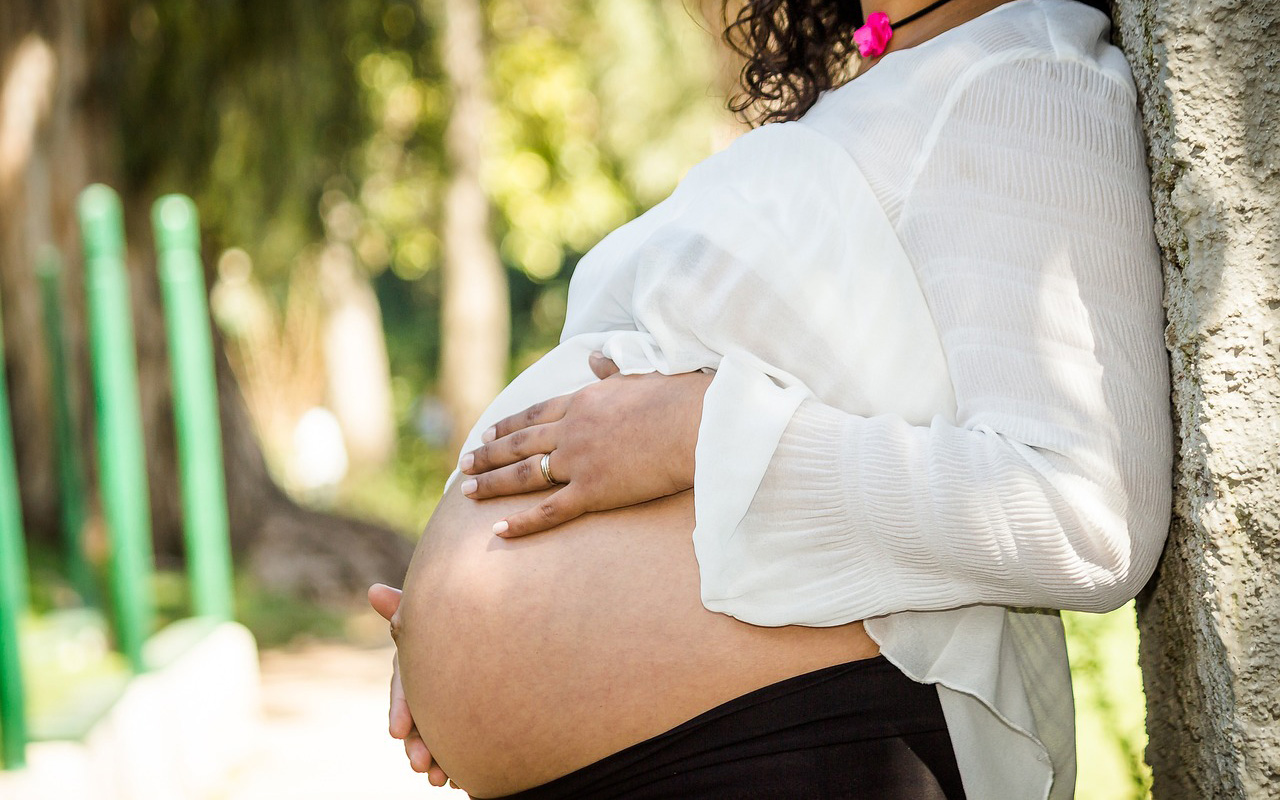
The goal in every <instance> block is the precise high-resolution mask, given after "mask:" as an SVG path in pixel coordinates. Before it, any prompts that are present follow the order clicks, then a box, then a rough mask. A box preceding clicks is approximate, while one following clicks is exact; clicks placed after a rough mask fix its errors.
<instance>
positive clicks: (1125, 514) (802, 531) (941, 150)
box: [659, 58, 1171, 625]
mask: <svg viewBox="0 0 1280 800" xmlns="http://www.w3.org/2000/svg"><path fill="white" fill-rule="evenodd" d="M967 78H968V79H967V80H961V81H958V82H957V83H956V86H955V89H954V91H953V92H951V93H950V94H949V95H948V97H947V99H946V102H945V103H944V104H943V107H942V108H941V109H940V110H939V112H938V116H937V120H936V122H935V124H934V125H933V127H932V128H931V129H930V130H929V131H928V133H927V137H926V146H925V147H923V148H922V150H921V157H920V158H919V159H918V160H917V161H916V162H915V163H914V164H911V165H907V167H908V169H907V175H906V180H907V182H908V188H907V190H906V195H905V196H906V201H905V204H904V206H903V208H902V213H901V215H900V217H899V219H898V221H897V225H896V232H897V236H898V237H899V240H900V241H901V243H902V245H901V246H902V249H903V251H904V252H905V254H906V256H907V257H908V258H909V259H910V262H911V264H912V265H913V266H914V270H915V275H916V277H917V278H918V280H919V290H920V291H921V292H922V293H923V296H924V298H925V300H926V302H927V305H928V311H929V316H930V317H931V319H932V322H933V324H934V325H936V336H937V339H938V341H940V343H941V347H942V351H943V352H944V353H945V368H946V371H947V372H948V373H949V376H950V380H951V383H952V385H953V386H954V399H955V407H954V415H950V414H947V413H938V414H935V415H934V416H933V417H932V418H931V419H920V418H919V415H918V414H916V415H913V414H912V413H903V411H902V410H900V409H894V408H892V407H885V406H883V405H882V404H880V403H872V404H870V407H871V412H870V413H869V412H868V411H866V410H860V409H859V408H857V405H858V403H857V402H856V400H855V401H854V402H850V400H849V397H850V395H849V394H848V393H847V392H848V390H850V389H851V390H853V391H854V395H853V396H854V397H855V398H856V397H857V390H858V389H859V387H857V386H853V387H842V386H840V385H838V384H839V382H840V381H841V380H844V379H845V378H846V377H847V376H849V375H850V374H851V373H850V372H849V370H848V368H847V365H845V364H842V362H841V360H840V359H841V357H842V354H841V353H839V352H830V348H829V347H828V346H827V345H825V344H824V343H823V342H822V341H819V340H811V341H804V342H801V343H799V345H798V346H799V347H800V349H801V351H803V352H804V353H805V354H806V358H807V359H810V360H812V361H817V362H819V363H821V362H823V361H825V360H827V359H831V360H830V361H829V362H827V363H826V364H825V365H824V366H826V367H829V370H830V372H831V373H832V374H830V375H827V374H825V373H823V372H819V373H811V374H810V375H808V376H806V377H807V380H806V381H805V384H806V385H805V388H804V389H803V390H799V391H801V392H802V394H803V397H802V398H797V397H796V392H797V390H796V389H795V388H794V387H795V386H796V385H797V384H796V383H789V382H788V381H787V380H786V377H785V375H784V376H781V378H780V376H779V375H778V374H777V373H776V372H775V373H771V372H770V368H769V367H768V366H767V365H768V364H771V363H787V362H786V361H785V360H782V357H781V356H779V357H778V358H776V359H775V357H774V354H773V353H772V352H770V348H769V347H764V348H763V349H760V348H758V347H757V349H756V350H755V351H753V352H750V353H748V354H746V355H745V356H744V357H743V358H741V359H739V362H740V363H737V364H735V365H734V367H735V368H734V369H733V370H730V371H725V370H722V371H721V373H720V374H719V375H717V377H716V379H715V381H714V382H713V383H712V387H711V389H710V391H709V392H708V395H707V400H706V404H705V406H704V411H703V428H702V431H701V432H700V438H699V443H698V450H697V475H696V478H695V494H696V496H697V498H698V503H697V528H696V530H695V533H694V540H695V547H696V551H697V555H698V560H699V565H700V569H701V573H702V588H703V601H704V603H705V604H706V606H707V607H708V608H709V609H711V610H715V611H721V612H724V613H728V614H730V615H732V616H735V617H738V618H739V619H742V620H745V621H748V622H753V623H757V624H763V625H781V624H793V623H802V624H810V625H829V624H839V623H843V622H847V621H851V620H855V619H863V618H868V617H873V616H878V615H883V614H886V613H891V612H895V611H902V610H936V609H945V608H953V607H957V606H963V605H968V604H975V603H993V604H1001V605H1010V606H1033V607H1051V608H1070V609H1080V610H1090V611H1102V610H1106V609H1110V608H1113V607H1115V606H1118V605H1119V604H1121V603H1123V602H1124V601H1126V600H1127V599H1129V598H1130V597H1132V596H1133V595H1134V594H1135V593H1136V592H1137V591H1138V589H1139V588H1141V586H1142V585H1143V583H1144V582H1145V581H1146V579H1147V578H1148V576H1149V574H1150V572H1151V570H1152V569H1153V568H1154V565H1155V561H1156V558H1157V556H1158V554H1159V551H1160V547H1161V544H1162V542H1163V539H1164V534H1165V531H1166V529H1167V525H1168V513H1169V492H1170V452H1171V443H1170V426H1169V421H1168V389H1167V380H1168V378H1167V369H1168V367H1167V358H1166V355H1165V352H1164V349H1163V346H1162V333H1161V332H1162V325H1163V312H1162V306H1161V286H1160V276H1159V271H1158V258H1157V253H1156V249H1155V243H1154V238H1153V234H1152V218H1151V209H1150V205H1149V201H1148V195H1147V191H1148V184H1147V174H1146V169H1145V161H1144V159H1145V155H1144V150H1143V147H1142V142H1141V139H1140V133H1139V131H1140V128H1139V126H1138V125H1137V124H1136V121H1135V118H1134V115H1135V114H1136V110H1135V103H1134V99H1133V95H1132V91H1133V90H1132V86H1131V85H1126V84H1124V83H1123V82H1120V81H1117V80H1116V79H1115V78H1114V77H1112V76H1108V75H1105V74H1103V73H1101V72H1099V71H1098V70H1097V69H1095V68H1092V67H1090V66H1089V65H1086V64H1081V63H1079V62H1075V61H1070V60H1054V59H1048V58H1033V59H1027V58H1011V59H1005V60H1001V61H994V60H993V61H992V62H991V63H984V64H981V65H978V66H975V67H974V68H973V70H972V72H971V75H969V76H967ZM842 155H843V156H844V157H845V158H846V159H848V158H849V156H848V155H847V154H845V153H843V152H842ZM829 170H830V172H829V174H834V173H835V172H837V171H838V170H836V169H834V167H829ZM813 177H814V178H815V179H816V180H817V183H818V184H819V186H821V184H822V183H823V181H822V178H821V176H813ZM844 177H845V176H844V174H843V173H840V178H841V179H843V178H844ZM819 191H821V189H819ZM797 202H799V203H801V204H802V205H803V204H804V203H805V200H804V199H803V198H797ZM802 213H805V214H810V213H812V214H814V215H816V216H818V217H820V219H819V220H818V224H826V223H827V222H829V221H830V220H829V215H826V214H824V213H823V212H822V211H820V210H817V209H811V208H809V207H808V206H807V205H806V206H805V210H804V212H802ZM863 222H864V220H861V219H858V218H848V219H846V220H845V222H844V224H845V225H848V226H859V225H861V224H862V223H863ZM758 224H760V225H766V224H767V221H766V220H759V221H758ZM801 229H803V230H813V228H811V227H809V226H802V228H801ZM777 237H778V238H782V237H781V234H780V233H779V234H777ZM766 238H768V237H766ZM690 247H692V245H690ZM793 248H798V249H793ZM873 252H874V251H873ZM808 255H809V251H807V250H805V249H804V248H803V246H800V245H797V244H796V243H794V242H787V243H786V244H784V245H782V247H781V251H779V250H778V249H775V250H774V251H772V252H770V253H769V254H768V256H767V258H768V259H769V260H770V261H771V262H772V263H771V264H763V265H762V266H761V267H760V269H770V268H772V269H775V270H777V272H778V273H779V274H781V275H786V276H789V277H788V278H786V279H787V280H806V281H807V280H808V278H803V277H797V276H803V275H804V274H806V273H805V271H804V269H799V270H798V271H793V270H792V269H791V267H790V264H791V263H792V262H793V261H794V259H796V258H804V257H807V256H808ZM855 261H856V259H855ZM800 266H801V267H810V266H811V265H808V264H804V265H800ZM698 288H701V289H702V291H703V292H704V294H703V295H702V296H700V297H699V298H698V300H697V302H701V303H704V304H705V305H706V306H707V307H708V309H716V308H720V307H724V308H726V311H724V312H723V313H729V314H735V315H739V314H740V315H741V316H737V317H735V319H734V320H733V323H732V325H730V326H721V327H726V328H727V329H732V330H734V331H737V332H740V333H747V334H748V335H746V336H744V338H743V339H742V341H747V342H758V341H759V340H760V339H761V338H763V340H765V341H770V340H773V339H774V338H775V337H776V338H777V339H778V340H788V339H793V338H794V336H795V335H796V333H797V332H796V331H795V330H794V329H793V328H792V325H793V324H796V320H794V319H790V318H788V317H787V316H786V313H784V311H780V310H779V309H778V305H779V303H778V299H777V298H776V297H773V298H770V295H769V293H768V290H767V288H762V289H761V291H760V292H758V293H757V294H758V296H760V297H764V298H766V299H765V301H764V302H763V305H764V310H763V311H761V310H756V309H751V308H747V307H746V306H747V304H746V303H733V302H730V303H727V304H726V303H725V300H726V298H732V297H733V296H734V295H733V293H732V290H731V289H720V288H716V286H715V285H713V284H712V283H711V282H708V283H707V285H706V286H705V287H701V286H699V287H698ZM772 288H778V287H776V286H774V287H772ZM782 288H783V289H784V291H783V293H782V294H783V300H787V299H788V298H790V297H792V296H794V295H795V291H794V290H793V289H787V288H786V287H782ZM811 288H814V290H815V292H816V293H817V295H818V296H815V297H813V298H811V300H812V302H814V303H817V304H818V305H823V304H830V303H838V302H846V301H847V299H848V298H849V297H850V295H849V294H841V292H853V293H855V295H854V296H856V293H857V292H858V291H859V287H858V286H857V285H853V286H840V287H836V286H819V287H811ZM685 290H687V289H679V291H685ZM827 292H831V293H830V294H827ZM676 293H677V289H675V288H672V289H671V290H670V291H666V292H659V294H661V295H662V299H663V300H664V301H667V302H671V301H672V298H673V296H674V295H676ZM673 305H674V310H672V311H670V312H669V313H672V314H693V315H695V316H696V314H697V313H698V312H699V310H698V309H697V308H689V307H687V305H688V304H683V305H682V304H681V303H679V302H678V301H677V302H675V303H674V304H673ZM863 308H864V307H863V306H861V305H857V306H856V308H854V307H852V306H851V313H856V312H859V311H861V310H862V309H863ZM807 311H808V309H807V308H804V307H798V308H788V309H785V312H789V313H791V314H792V315H793V316H795V317H798V318H800V319H801V321H803V318H804V316H805V315H806V313H807ZM703 313H712V312H711V311H710V310H707V311H705V312H703ZM910 324H911V323H910V320H906V321H905V323H897V322H893V321H891V322H890V323H889V324H886V325H884V327H883V328H881V329H880V330H879V331H871V332H866V331H864V333H865V334H866V335H869V336H872V337H873V338H872V340H871V341H872V342H873V343H874V344H876V345H877V346H880V347H883V348H885V349H886V351H891V352H893V353H895V354H896V355H895V358H897V359H898V362H897V363H896V365H891V366H895V367H896V369H898V370H900V371H906V372H910V371H912V370H914V369H916V368H917V366H918V365H917V364H916V363H914V361H913V360H912V357H911V356H910V355H907V356H905V357H904V356H903V355H902V354H904V353H906V354H910V353H912V352H913V350H912V348H905V349H904V348H902V347H901V337H904V336H913V335H916V334H918V333H919V332H918V331H912V330H909V329H907V328H908V327H909V325H910ZM808 328H809V326H808V325H803V324H801V325H800V331H801V333H803V332H805V331H806V330H807V329H808ZM761 329H763V330H765V331H767V332H768V335H767V336H764V337H758V336H757V337H752V336H750V335H749V332H750V331H759V330H761ZM929 333H930V335H933V332H932V331H930V332H929ZM711 344H712V346H713V347H714V346H715V345H716V344H717V343H715V342H713V343H711ZM795 346H796V344H795V343H794V342H793V343H792V345H790V347H795ZM854 377H857V376H856V374H855V375H854ZM872 377H874V376H872ZM722 379H725V380H724V381H723V385H718V384H721V383H722ZM833 382H834V383H833ZM788 393H790V394H788ZM797 400H798V402H796V401H797ZM913 416H914V418H913ZM723 420H730V421H731V422H732V424H731V425H725V424H722V421H723ZM742 439H745V440H751V441H755V442H756V445H757V448H756V449H757V451H758V450H766V449H767V450H768V451H769V453H770V455H771V458H770V459H769V460H768V461H767V463H765V464H764V465H763V466H761V464H760V462H759V461H758V460H752V459H751V458H748V459H746V460H743V459H742V458H740V455H741V453H742V452H743V445H742V444H741V442H740V441H739V440H742ZM757 470H758V472H757ZM733 486H736V487H737V489H736V491H732V490H730V491H726V487H733ZM704 496H708V497H715V498H717V500H716V502H715V503H714V505H713V504H711V503H704V502H702V498H703V497H704Z"/></svg>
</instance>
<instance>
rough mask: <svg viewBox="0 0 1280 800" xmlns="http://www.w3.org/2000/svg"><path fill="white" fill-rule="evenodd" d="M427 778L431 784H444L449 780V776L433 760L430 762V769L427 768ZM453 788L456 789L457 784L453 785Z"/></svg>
mask: <svg viewBox="0 0 1280 800" xmlns="http://www.w3.org/2000/svg"><path fill="white" fill-rule="evenodd" d="M427 780H428V781H430V782H431V785H432V786H444V785H445V784H446V783H449V782H450V781H449V776H448V775H445V774H444V770H443V769H441V767H440V765H439V764H436V763H434V762H433V763H432V764H431V769H429V770H427ZM454 788H455V789H456V788H457V786H456V785H455V787H454Z"/></svg>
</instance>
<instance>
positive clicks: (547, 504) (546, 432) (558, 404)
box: [369, 0, 1011, 786]
mask: <svg viewBox="0 0 1280 800" xmlns="http://www.w3.org/2000/svg"><path fill="white" fill-rule="evenodd" d="M931 2H932V0H864V2H862V4H861V5H862V12H863V17H864V18H866V17H867V16H869V15H870V14H872V13H875V12H877V11H881V12H884V13H886V14H887V15H888V16H889V19H890V20H897V19H902V18H903V17H906V16H907V15H909V14H912V13H914V12H916V11H918V10H919V9H922V8H924V7H926V6H928V5H930V4H931ZM1007 2H1011V0H951V2H949V3H947V4H945V5H943V6H941V7H939V8H937V9H935V10H933V11H932V12H930V13H928V14H926V15H924V16H923V17H920V18H919V19H917V20H915V21H913V22H911V23H910V24H908V25H906V26H904V27H902V28H901V29H899V30H895V31H894V35H893V38H892V39H891V40H890V41H889V43H888V44H887V46H886V47H885V51H884V53H883V54H881V55H880V56H879V57H877V58H874V59H867V60H865V61H863V63H862V64H861V66H860V68H859V73H858V74H862V73H864V72H866V71H867V70H869V69H871V68H873V67H874V66H875V65H876V64H877V63H879V61H880V59H881V58H883V57H884V56H885V55H888V54H889V53H892V52H896V51H898V50H904V49H906V48H909V47H913V46H915V45H918V44H921V43H922V42H925V41H928V40H929V39H931V38H933V37H934V36H937V35H938V34H940V33H942V32H944V31H947V30H949V29H951V28H953V27H956V26H957V25H960V24H962V23H964V22H967V21H969V20H971V19H973V18H975V17H977V16H980V15H981V14H984V13H986V12H987V11H990V10H991V9H993V8H996V7H998V6H1001V5H1004V4H1005V3H1007ZM591 367H592V370H593V371H594V372H595V374H596V375H597V377H599V378H600V379H601V380H600V382H599V383H597V384H593V385H591V386H588V387H586V388H584V389H582V390H579V391H578V392H575V393H573V394H570V395H565V396H562V397H558V398H553V399H551V400H548V401H546V402H544V403H539V404H537V405H535V406H533V407H531V408H529V409H527V410H525V411H524V412H521V413H520V414H516V415H514V416H512V417H508V418H506V419H504V420H502V421H500V422H498V423H497V424H496V425H495V426H494V427H493V428H490V429H489V430H488V431H486V432H485V433H484V435H483V436H482V440H483V441H484V444H483V445H482V446H481V447H480V448H478V449H476V450H474V451H472V452H471V453H469V454H465V455H464V456H463V458H462V461H461V463H460V466H461V469H462V472H463V473H464V474H465V475H466V476H468V477H467V478H466V479H464V480H463V481H461V482H460V485H459V490H460V491H461V492H463V494H465V495H466V496H468V497H470V498H472V499H484V498H494V497H503V496H511V495H519V494H525V493H530V492H545V491H546V490H547V489H548V488H551V487H549V486H548V484H547V482H546V481H545V479H544V478H543V476H542V473H541V469H540V465H539V462H540V461H541V459H542V456H543V454H546V453H550V454H551V459H550V465H551V472H552V474H553V477H554V478H555V479H556V480H557V481H558V482H559V483H561V484H563V486H562V487H561V488H560V489H559V490H558V491H555V492H552V493H550V494H544V495H541V496H540V497H539V499H538V501H537V502H536V503H534V504H533V505H532V506H531V507H529V508H527V509H525V510H523V511H519V512H517V513H514V514H508V515H507V516H505V517H504V518H502V519H499V520H496V521H495V523H494V533H495V534H496V535H498V536H500V537H503V538H514V537H520V536H525V535H528V534H532V533H538V532H542V531H546V530H549V529H551V528H554V527H556V526H558V525H561V524H564V523H565V522H568V521H570V520H572V519H575V518H577V517H579V516H581V515H582V514H585V513H588V512H593V511H605V510H609V509H616V508H622V507H625V506H629V505H633V504H636V503H641V502H644V501H647V500H652V499H655V498H659V497H665V496H668V495H672V494H676V493H678V492H681V491H684V490H686V489H689V488H691V487H692V486H693V474H694V459H693V455H694V448H695V446H696V443H697V432H698V425H699V423H700V421H701V417H702V397H703V395H704V393H705V392H706V388H707V386H708V385H709V384H710V382H711V376H710V375H705V374H702V373H691V374H685V375H671V376H667V375H661V374H650V375H635V376H623V375H620V374H617V373H618V371H617V367H616V366H615V365H614V364H613V363H612V362H611V361H609V360H608V359H607V358H605V357H604V356H602V355H600V354H593V356H592V359H591ZM369 600H370V603H371V604H372V605H373V606H374V608H375V609H376V610H377V611H378V613H379V614H381V615H382V616H383V617H384V618H386V619H387V620H388V621H389V622H391V623H392V630H393V633H394V632H395V630H396V620H395V616H394V615H395V611H396V609H397V608H398V605H399V592H398V591H397V590H395V589H392V588H391V587H387V586H383V585H381V584H378V585H375V586H373V587H370V590H369ZM392 667H393V673H392V680H391V708H390V718H389V720H390V722H389V729H390V733H391V735H392V736H393V737H395V738H397V739H401V740H403V741H404V746H405V754H406V756H407V757H408V758H409V762H410V764H411V766H412V767H413V769H414V770H415V771H417V772H426V773H427V775H428V780H429V781H430V782H431V783H432V784H433V785H436V786H440V785H443V784H444V783H445V782H446V781H447V780H448V778H447V776H446V775H445V773H444V771H443V770H442V769H441V768H440V766H439V765H438V764H436V763H435V761H434V760H433V759H432V757H431V754H430V752H429V751H428V749H427V747H426V745H425V744H423V742H422V739H421V737H420V736H418V734H417V729H416V727H415V726H414V723H413V719H412V715H411V713H410V711H409V707H408V704H407V703H406V702H405V699H404V690H403V688H402V686H401V681H400V674H399V669H398V662H393V665H392Z"/></svg>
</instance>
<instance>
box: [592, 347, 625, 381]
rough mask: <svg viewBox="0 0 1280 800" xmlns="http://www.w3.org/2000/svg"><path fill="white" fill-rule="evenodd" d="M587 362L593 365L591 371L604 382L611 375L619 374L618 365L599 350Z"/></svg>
mask: <svg viewBox="0 0 1280 800" xmlns="http://www.w3.org/2000/svg"><path fill="white" fill-rule="evenodd" d="M587 361H588V362H589V363H590V364H591V371H592V372H594V373H595V374H596V377H597V378H599V379H600V380H604V379H605V378H607V377H609V376H610V375H617V374H618V365H617V364H616V363H614V361H613V359H612V358H609V357H608V356H606V355H605V354H604V353H601V352H600V351H599V350H597V351H596V352H594V353H592V354H591V355H590V356H588V357H587Z"/></svg>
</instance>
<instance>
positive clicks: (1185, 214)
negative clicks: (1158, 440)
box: [1115, 0, 1280, 800]
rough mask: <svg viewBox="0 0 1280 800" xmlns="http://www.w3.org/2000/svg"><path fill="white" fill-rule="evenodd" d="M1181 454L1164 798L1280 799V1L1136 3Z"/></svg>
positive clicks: (1152, 689)
mask: <svg viewBox="0 0 1280 800" xmlns="http://www.w3.org/2000/svg"><path fill="white" fill-rule="evenodd" d="M1116 28H1117V30H1116V35H1115V38H1116V40H1117V43H1118V44H1120V45H1121V46H1122V47H1123V48H1124V50H1125V52H1126V54H1127V55H1128V57H1129V61H1130V63H1131V64H1132V65H1133V69H1134V78H1135V80H1136V82H1137V85H1138V91H1139V95H1140V103H1141V108H1142V115H1143V120H1144V124H1145V127H1146V132H1147V137H1148V143H1149V146H1150V163H1151V170H1152V199H1153V201H1154V205H1155V215H1156V227H1157V236H1158V239H1159V241H1160V246H1161V248H1162V250H1163V257H1164V270H1165V285H1166V307H1167V309H1168V319H1169V324H1168V329H1167V342H1168V347H1169V352H1170V358H1171V364H1172V373H1173V408H1174V423H1175V425H1176V428H1177V435H1178V451H1177V452H1178V460H1177V463H1176V467H1175V474H1174V476H1173V478H1174V481H1175V507H1174V516H1173V521H1172V528H1171V531H1170V541H1169V545H1168V547H1167V549H1166V551H1165V555H1164V559H1163V561H1162V563H1161V566H1160V570H1159V572H1158V573H1157V575H1156V578H1155V580H1154V581H1153V583H1152V585H1151V586H1150V587H1148V590H1147V591H1146V593H1145V594H1144V596H1143V597H1141V598H1140V599H1139V609H1138V610H1139V626H1140V628H1141V632H1142V648H1141V658H1142V663H1143V674H1144V679H1145V683H1146V690H1147V712H1148V720H1147V725H1148V730H1149V733H1150V745H1149V747H1148V749H1147V760H1148V761H1149V762H1150V763H1151V765H1152V768H1153V770H1154V775H1155V785H1154V789H1153V792H1154V795H1155V797H1157V798H1195V799H1197V800H1198V799H1199V798H1219V797H1224V798H1225V797H1232V798H1234V797H1248V798H1255V797H1280V682H1278V681H1277V675H1276V673H1277V664H1280V539H1278V537H1277V534H1280V413H1278V412H1280V0H1257V1H1255V2H1247V1H1246V0H1197V2H1192V0H1119V2H1118V3H1117V8H1116Z"/></svg>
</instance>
